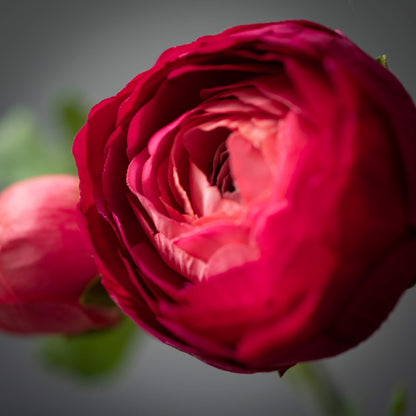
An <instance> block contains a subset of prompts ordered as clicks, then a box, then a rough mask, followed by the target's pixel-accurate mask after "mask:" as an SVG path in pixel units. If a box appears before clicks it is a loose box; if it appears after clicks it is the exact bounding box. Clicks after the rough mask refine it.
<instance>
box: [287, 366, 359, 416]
mask: <svg viewBox="0 0 416 416" xmlns="http://www.w3.org/2000/svg"><path fill="white" fill-rule="evenodd" d="M288 376H289V378H290V379H291V381H292V382H293V384H294V385H295V387H298V388H299V389H302V390H304V391H305V392H306V393H308V395H309V396H310V397H311V398H312V399H313V401H314V402H315V403H316V405H317V406H318V407H319V408H320V409H321V412H322V415H325V416H353V415H355V412H353V410H352V408H351V405H350V404H349V403H348V402H347V401H346V399H345V398H344V397H343V395H342V394H341V392H340V391H339V389H338V388H337V386H336V384H335V382H334V380H333V379H332V378H331V376H330V374H329V372H328V371H327V370H326V369H325V367H324V366H323V365H322V364H318V363H313V364H312V363H301V364H297V365H296V366H295V367H294V368H293V369H291V370H290V371H289V372H288Z"/></svg>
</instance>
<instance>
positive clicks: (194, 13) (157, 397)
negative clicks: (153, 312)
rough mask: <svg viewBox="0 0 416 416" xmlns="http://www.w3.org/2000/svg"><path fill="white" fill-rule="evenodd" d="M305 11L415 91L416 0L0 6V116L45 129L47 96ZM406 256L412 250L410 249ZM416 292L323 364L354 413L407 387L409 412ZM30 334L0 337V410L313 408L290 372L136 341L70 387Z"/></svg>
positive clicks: (377, 411) (272, 411) (121, 79)
mask: <svg viewBox="0 0 416 416" xmlns="http://www.w3.org/2000/svg"><path fill="white" fill-rule="evenodd" d="M287 18H306V19H309V20H314V21H317V22H320V23H323V24H325V25H327V26H330V27H332V28H338V29H340V30H342V31H343V32H344V33H345V34H346V35H347V36H348V37H350V38H351V39H352V40H353V41H355V42H356V43H357V44H359V45H360V46H361V47H362V48H363V49H364V50H365V51H367V52H368V53H369V54H370V55H372V56H378V55H380V54H381V53H387V55H388V58H389V61H388V62H389V67H390V70H391V71H392V72H393V73H395V74H396V76H397V77H398V78H399V79H400V80H401V81H402V83H403V84H404V86H405V87H406V88H407V89H408V91H409V92H410V94H411V95H412V97H414V98H415V97H416V79H415V76H414V74H415V73H416V58H415V56H414V51H415V48H414V45H415V40H416V25H415V23H414V22H415V20H416V6H415V5H414V4H413V2H412V1H410V0H409V1H404V0H396V1H390V0H386V1H384V0H320V1H319V0H303V1H301V0H281V1H278V0H274V1H266V0H255V1H252V0H240V1H227V0H221V1H217V0H211V1H199V0H197V1H192V2H191V1H188V2H186V1H179V2H174V1H171V2H167V1H157V0H153V1H151V2H146V3H145V2H144V1H140V0H138V1H117V2H116V1H114V2H113V1H95V0H94V1H78V0H73V1H65V2H61V1H56V0H55V1H13V2H12V1H0V117H1V116H2V115H3V114H5V113H6V111H7V110H8V109H9V108H12V107H13V106H15V105H18V104H19V105H21V104H24V105H27V106H29V107H30V108H32V109H33V110H34V111H35V112H36V113H37V115H38V116H39V118H40V119H41V120H42V122H43V123H44V125H45V126H46V125H48V123H49V122H50V120H49V119H48V114H49V113H50V111H51V108H50V105H51V97H54V96H56V95H57V94H59V93H60V92H62V91H66V90H76V91H80V92H82V94H84V95H85V97H86V99H87V101H88V102H90V103H95V102H97V101H98V100H101V99H103V98H105V97H107V96H109V95H113V94H114V93H116V92H117V91H118V90H119V89H120V88H122V87H123V86H124V84H125V83H126V82H127V81H129V80H130V79H131V78H132V77H133V76H134V75H136V74H137V73H138V72H141V71H143V70H145V69H147V68H148V67H150V66H151V65H152V64H153V62H154V61H155V59H156V58H157V57H158V55H159V54H160V53H161V52H162V51H163V50H165V49H166V48H168V47H170V46H173V45H177V44H182V43H188V42H190V41H192V40H193V39H194V38H196V37H198V36H201V35H205V34H213V33H217V32H219V31H221V30H223V29H225V28H227V27H229V26H233V25H237V24H242V23H253V22H259V21H275V20H283V19H287ZM415 254H416V253H415ZM415 301H416V291H415V290H413V291H409V292H408V293H406V294H405V295H404V296H403V298H402V300H401V301H400V304H399V305H398V307H397V308H396V310H395V311H394V312H393V313H392V315H391V316H390V318H389V319H388V320H387V322H385V323H384V324H383V326H382V328H381V329H380V330H379V331H378V332H377V333H376V334H375V335H374V336H373V337H372V338H371V339H369V340H368V341H366V342H365V343H363V344H361V345H360V346H358V347H357V348H355V349H354V350H352V351H349V352H347V353H345V354H343V355H341V356H339V357H336V358H333V359H329V360H325V361H324V362H325V364H326V365H327V366H328V368H329V369H330V370H331V372H332V374H333V376H334V378H335V379H336V381H337V382H338V384H339V386H340V387H341V388H342V389H343V391H344V392H345V394H346V395H347V396H348V397H350V398H351V400H352V401H353V402H355V403H356V404H358V405H359V406H360V408H361V409H362V411H363V413H362V414H363V415H364V414H365V415H383V414H385V407H386V401H387V396H388V395H389V392H390V391H391V389H392V388H393V387H394V386H395V385H397V384H398V383H401V384H403V385H405V386H407V389H408V393H409V396H410V406H411V409H410V412H409V414H410V415H412V414H416V398H415V397H414V396H415V393H416V371H415V363H416V360H415V351H416V335H415V330H414V322H413V321H414V318H413V317H414V316H415V312H416V306H415V304H416V302H415ZM33 344H34V341H33V340H30V339H24V338H17V337H11V336H8V335H0V414H1V415H5V416H6V415H7V416H9V415H10V416H12V415H19V416H20V415H38V414H39V415H46V416H48V415H79V416H83V415H88V414H91V413H92V412H93V413H94V414H100V415H102V416H105V415H113V414H117V415H121V416H124V415H126V416H127V415H144V416H153V415H172V416H174V415H182V416H188V415H198V416H205V415H212V414H218V415H223V414H224V415H241V416H244V415H265V416H268V415H305V416H306V415H315V414H316V413H315V411H314V409H313V408H308V407H307V406H305V405H304V404H302V402H301V401H300V400H299V396H298V394H297V393H296V392H295V391H294V390H293V389H292V387H291V384H290V379H289V378H288V377H285V378H284V379H283V380H280V379H278V377H277V376H276V375H275V374H256V375H235V374H231V373H226V372H222V371H220V370H217V369H214V368H211V367H209V366H207V365H205V364H203V363H200V362H199V361H197V360H196V359H194V358H192V357H189V356H187V355H185V354H183V353H181V352H179V351H176V350H174V349H171V348H169V347H166V346H164V345H163V344H161V343H158V342H157V341H155V340H153V339H151V338H149V337H147V336H143V342H142V343H141V345H140V346H137V345H136V346H134V347H133V351H132V354H131V358H130V360H129V361H128V362H127V363H126V366H125V368H124V371H123V372H121V373H120V374H118V376H117V378H116V379H114V380H112V381H106V382H102V383H98V384H85V383H80V382H78V381H76V380H74V379H68V378H65V377H63V376H61V375H59V374H56V373H53V372H50V371H47V370H45V369H44V368H43V367H42V366H41V365H40V364H39V363H38V362H37V360H36V359H35V358H36V357H35V356H34V345H33Z"/></svg>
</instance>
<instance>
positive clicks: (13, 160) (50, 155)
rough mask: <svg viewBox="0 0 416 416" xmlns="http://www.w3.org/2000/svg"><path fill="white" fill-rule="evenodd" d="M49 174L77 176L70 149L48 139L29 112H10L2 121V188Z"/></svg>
mask: <svg viewBox="0 0 416 416" xmlns="http://www.w3.org/2000/svg"><path fill="white" fill-rule="evenodd" d="M49 173H72V174H74V173H76V169H75V164H74V161H73V158H72V154H71V152H70V148H69V147H68V145H65V144H64V143H63V141H60V140H51V139H49V138H48V137H47V135H46V134H44V133H43V132H42V131H41V129H40V128H39V126H38V123H37V120H36V118H35V117H34V115H33V114H32V112H30V111H29V110H27V109H25V108H21V107H19V108H15V109H12V110H9V111H8V112H7V113H6V114H5V115H4V116H3V117H2V118H1V119H0V188H3V187H5V186H7V185H9V184H10V183H12V182H15V181H18V180H21V179H25V178H29V177H31V176H36V175H42V174H49Z"/></svg>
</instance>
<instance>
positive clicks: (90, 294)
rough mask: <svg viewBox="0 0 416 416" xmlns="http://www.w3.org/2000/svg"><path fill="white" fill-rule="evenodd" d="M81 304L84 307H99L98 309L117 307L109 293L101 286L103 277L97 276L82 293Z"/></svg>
mask: <svg viewBox="0 0 416 416" xmlns="http://www.w3.org/2000/svg"><path fill="white" fill-rule="evenodd" d="M79 302H80V303H81V305H83V306H97V307H115V306H116V305H115V303H114V302H113V301H112V299H111V298H110V296H109V295H108V292H107V291H106V290H105V288H104V286H103V285H102V284H101V277H100V276H97V277H96V278H94V279H92V280H91V281H90V283H88V285H87V287H86V288H85V290H84V292H82V295H81V297H80V298H79Z"/></svg>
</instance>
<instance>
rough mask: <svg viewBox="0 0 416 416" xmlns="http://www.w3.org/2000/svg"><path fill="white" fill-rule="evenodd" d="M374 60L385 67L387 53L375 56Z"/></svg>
mask: <svg viewBox="0 0 416 416" xmlns="http://www.w3.org/2000/svg"><path fill="white" fill-rule="evenodd" d="M376 61H377V62H378V63H379V64H381V65H383V66H384V68H387V55H386V54H383V55H380V56H378V57H377V58H376Z"/></svg>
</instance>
